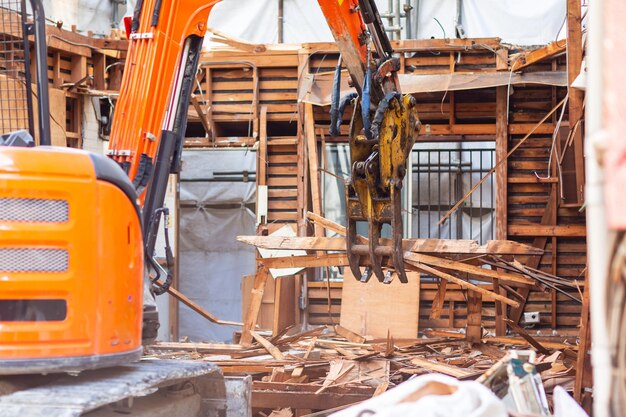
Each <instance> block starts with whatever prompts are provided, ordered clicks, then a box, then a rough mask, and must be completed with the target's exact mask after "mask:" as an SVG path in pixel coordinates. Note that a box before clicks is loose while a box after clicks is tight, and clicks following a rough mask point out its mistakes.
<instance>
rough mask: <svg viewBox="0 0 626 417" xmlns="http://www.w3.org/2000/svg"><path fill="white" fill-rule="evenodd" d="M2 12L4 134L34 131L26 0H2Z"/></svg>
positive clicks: (0, 120)
mask: <svg viewBox="0 0 626 417" xmlns="http://www.w3.org/2000/svg"><path fill="white" fill-rule="evenodd" d="M0 14H1V17H2V19H1V21H0V134H4V133H8V132H13V131H16V130H28V131H29V132H30V133H31V134H33V125H32V121H33V114H32V104H31V103H30V102H31V101H32V97H31V95H30V91H28V90H27V88H26V86H30V85H31V81H30V56H29V49H30V46H29V42H28V37H27V36H24V26H25V23H26V5H25V1H23V0H2V1H0Z"/></svg>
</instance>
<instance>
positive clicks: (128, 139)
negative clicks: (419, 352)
mask: <svg viewBox="0 0 626 417" xmlns="http://www.w3.org/2000/svg"><path fill="white" fill-rule="evenodd" d="M216 2H217V1H208V2H207V1H184V2H167V1H158V0H146V1H144V2H143V7H142V8H141V10H140V13H139V14H138V15H137V19H136V21H137V22H140V24H139V25H138V27H137V28H135V30H134V33H133V34H132V35H131V42H130V48H129V51H128V57H127V59H126V70H125V72H124V77H123V81H122V87H121V94H120V98H119V100H118V103H117V106H116V113H115V117H114V123H113V128H112V133H111V143H110V149H111V150H110V152H109V153H110V156H111V157H112V158H111V159H109V158H106V157H102V156H97V155H92V154H89V153H87V152H79V151H72V150H68V149H56V148H49V147H40V148H36V149H27V148H12V147H1V148H0V374H18V373H37V372H67V371H72V370H84V369H91V368H99V367H105V366H114V365H119V364H123V363H128V362H131V361H134V360H138V359H139V358H140V356H141V352H142V347H141V342H142V307H143V289H144V285H143V284H144V274H145V271H146V262H145V261H146V257H144V245H145V233H146V230H147V229H144V225H142V220H144V219H143V217H144V215H145V210H144V211H143V212H142V208H145V207H144V203H145V198H146V195H147V194H148V192H149V189H148V188H149V186H150V185H151V179H152V178H154V177H155V176H156V175H157V174H159V173H158V170H164V171H166V174H169V172H170V166H169V165H168V166H157V167H155V166H154V165H155V164H154V161H155V159H156V155H157V152H158V150H159V147H160V146H163V143H162V141H161V139H162V138H161V133H162V132H163V131H167V130H172V129H176V128H178V129H179V130H180V126H174V124H175V123H177V122H178V123H181V121H180V118H178V119H176V117H175V116H176V114H177V107H178V105H179V102H180V101H185V100H187V101H188V97H187V98H186V99H185V98H183V99H181V98H180V97H179V96H178V95H179V94H180V87H179V84H180V78H181V77H182V76H183V71H184V70H185V68H184V67H185V64H186V61H185V59H186V58H185V57H184V55H185V53H187V52H188V51H187V49H188V48H189V46H188V39H190V38H193V37H195V38H196V39H199V40H200V43H201V40H202V37H203V36H204V33H205V31H206V22H207V19H208V16H209V13H210V10H211V8H212V6H213V5H214V4H215V3H216ZM193 71H194V76H195V69H193ZM185 113H186V107H185ZM184 122H185V123H184V124H186V118H185V119H184ZM183 129H184V127H183ZM168 140H171V137H168ZM142 156H143V159H149V160H151V162H152V163H151V164H150V165H149V167H148V169H145V168H144V169H145V172H144V173H143V175H144V179H143V180H142V181H141V184H137V183H136V184H132V183H131V181H130V180H129V177H130V178H132V179H134V178H136V177H137V173H138V171H139V165H140V163H141V161H142ZM114 160H115V162H114ZM116 162H117V163H116ZM120 166H121V167H122V168H124V170H125V171H126V173H124V170H122V169H120ZM163 192H164V187H163ZM152 203H153V206H156V207H160V206H161V205H162V201H161V205H159V203H158V202H156V203H155V202H154V201H153V202H152ZM151 210H154V207H153V208H152V209H151ZM144 223H145V222H144ZM145 255H150V256H151V255H152V254H145Z"/></svg>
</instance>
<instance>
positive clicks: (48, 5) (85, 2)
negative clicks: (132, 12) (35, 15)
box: [43, 0, 125, 35]
mask: <svg viewBox="0 0 626 417" xmlns="http://www.w3.org/2000/svg"><path fill="white" fill-rule="evenodd" d="M43 7H44V10H45V12H46V17H47V18H48V20H49V21H52V22H58V21H62V22H63V28H64V29H67V30H70V28H71V27H72V25H76V27H77V29H78V30H79V31H82V32H85V33H86V32H87V31H92V32H93V33H94V34H99V35H108V34H109V33H110V32H111V27H112V25H111V24H112V22H113V7H114V6H113V2H112V1H111V0H104V1H103V0H63V1H59V0H43ZM124 12H125V7H124V6H119V15H118V16H120V19H121V16H124Z"/></svg>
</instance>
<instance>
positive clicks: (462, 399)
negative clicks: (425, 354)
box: [331, 374, 509, 417]
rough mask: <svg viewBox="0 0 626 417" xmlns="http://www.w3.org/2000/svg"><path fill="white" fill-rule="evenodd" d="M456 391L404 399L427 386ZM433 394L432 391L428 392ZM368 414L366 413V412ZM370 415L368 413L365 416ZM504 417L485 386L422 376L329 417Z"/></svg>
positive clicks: (499, 404)
mask: <svg viewBox="0 0 626 417" xmlns="http://www.w3.org/2000/svg"><path fill="white" fill-rule="evenodd" d="M442 384H444V385H448V386H451V387H455V388H456V390H455V392H453V393H452V394H450V395H427V394H426V395H423V396H421V398H419V399H418V400H417V401H414V400H413V401H412V400H410V399H408V398H407V397H410V396H411V395H414V394H415V393H418V392H419V391H422V390H424V391H428V390H429V386H433V385H437V386H441V385H442ZM431 390H432V389H431ZM366 410H367V411H366ZM368 411H369V412H368ZM361 415H367V416H370V415H372V416H376V417H396V416H397V417H399V416H419V417H444V416H445V417H507V416H508V415H509V414H508V412H507V410H506V407H505V406H504V403H503V402H502V401H501V400H500V399H499V398H498V397H496V396H495V394H494V393H493V392H491V391H490V390H489V389H488V388H487V387H485V386H484V385H482V384H480V383H478V382H475V381H465V382H461V381H458V380H457V379H454V378H451V377H449V376H445V375H441V374H430V375H422V376H419V377H417V378H414V379H410V380H408V381H406V382H403V383H402V384H400V385H398V386H397V387H396V388H393V389H391V390H389V391H387V392H385V393H384V394H381V395H379V396H377V397H373V398H372V399H370V400H367V401H364V402H362V403H360V404H357V405H355V406H352V407H349V408H347V409H345V410H343V411H339V412H337V413H334V414H332V415H331V417H357V416H361Z"/></svg>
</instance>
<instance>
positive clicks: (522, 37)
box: [209, 0, 565, 45]
mask: <svg viewBox="0 0 626 417" xmlns="http://www.w3.org/2000/svg"><path fill="white" fill-rule="evenodd" d="M376 3H377V5H378V11H379V12H380V13H381V14H385V13H386V12H387V11H388V10H389V7H388V2H387V1H386V0H377V1H376ZM405 3H408V0H401V1H400V4H401V6H402V5H403V4H405ZM411 3H412V4H414V5H415V4H419V6H418V7H417V16H418V20H417V26H416V27H417V38H419V39H428V38H437V39H442V38H454V37H456V34H455V21H456V17H457V1H456V0H420V1H418V2H415V1H412V2H411ZM461 4H462V9H461V23H462V25H463V29H464V30H465V34H466V36H468V37H496V36H497V37H500V38H502V40H503V41H504V42H509V43H514V44H519V45H541V44H546V43H548V42H550V41H552V40H554V39H555V38H556V36H557V34H558V33H559V29H560V28H561V26H562V24H563V20H564V19H565V1H563V0H527V1H523V2H521V1H519V0H463V1H462V2H461ZM383 20H384V22H385V24H387V20H386V19H383ZM405 24H406V23H405V20H404V19H402V25H403V26H404V25H405ZM209 26H210V27H213V28H215V29H218V30H220V31H222V32H225V33H228V34H231V35H233V36H236V37H239V38H243V39H246V40H248V41H250V42H256V43H275V42H277V40H278V29H277V26H278V1H277V0H223V1H222V2H221V3H220V4H218V5H216V6H215V8H214V10H213V13H212V15H211V17H210V19H209ZM413 26H414V27H415V22H413ZM402 37H403V38H405V37H406V36H405V31H404V30H403V31H402ZM332 40H333V39H332V36H331V33H330V31H329V29H328V27H327V25H326V22H325V19H324V16H323V14H322V13H321V11H320V9H319V6H318V4H317V0H284V42H285V43H302V42H329V41H332Z"/></svg>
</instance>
